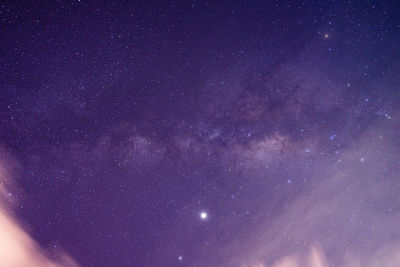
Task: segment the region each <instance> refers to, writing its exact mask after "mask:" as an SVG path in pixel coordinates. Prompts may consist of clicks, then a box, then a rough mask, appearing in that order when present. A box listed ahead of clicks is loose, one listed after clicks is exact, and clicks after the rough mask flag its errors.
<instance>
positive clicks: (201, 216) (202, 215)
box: [200, 211, 207, 220]
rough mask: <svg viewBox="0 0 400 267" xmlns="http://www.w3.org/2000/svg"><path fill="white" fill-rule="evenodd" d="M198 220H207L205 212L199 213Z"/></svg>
mask: <svg viewBox="0 0 400 267" xmlns="http://www.w3.org/2000/svg"><path fill="white" fill-rule="evenodd" d="M200 219H202V220H205V219H207V212H204V211H203V212H201V213H200Z"/></svg>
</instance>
